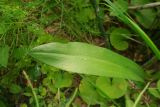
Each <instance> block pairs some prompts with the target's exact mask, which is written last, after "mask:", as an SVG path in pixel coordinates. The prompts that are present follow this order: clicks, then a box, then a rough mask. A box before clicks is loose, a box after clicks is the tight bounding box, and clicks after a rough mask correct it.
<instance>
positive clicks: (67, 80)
mask: <svg viewBox="0 0 160 107" xmlns="http://www.w3.org/2000/svg"><path fill="white" fill-rule="evenodd" d="M53 80H54V85H55V87H56V88H64V87H70V86H71V85H72V75H71V74H69V73H67V72H55V73H54V77H53Z"/></svg>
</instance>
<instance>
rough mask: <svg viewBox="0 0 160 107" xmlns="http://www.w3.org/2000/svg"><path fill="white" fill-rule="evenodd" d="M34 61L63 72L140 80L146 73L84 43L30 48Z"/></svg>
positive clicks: (117, 56)
mask: <svg viewBox="0 0 160 107" xmlns="http://www.w3.org/2000/svg"><path fill="white" fill-rule="evenodd" d="M30 55H31V56H32V57H34V58H35V59H37V60H39V61H41V62H44V63H46V64H48V65H51V66H54V67H57V68H60V69H62V70H66V71H70V72H74V73H81V74H90V75H97V76H105V77H119V78H125V79H131V80H136V81H143V79H144V77H145V74H144V72H143V70H142V68H141V67H139V66H138V65H137V64H136V63H134V62H133V61H131V60H129V59H127V58H125V57H123V56H121V55H118V54H117V53H114V52H112V51H110V50H108V49H105V48H101V47H97V46H94V45H89V44H86V43H79V42H69V43H57V42H55V43H49V44H44V45H41V46H38V47H35V48H33V49H32V50H31V51H30Z"/></svg>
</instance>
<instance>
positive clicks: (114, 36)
mask: <svg viewBox="0 0 160 107" xmlns="http://www.w3.org/2000/svg"><path fill="white" fill-rule="evenodd" d="M130 36H131V34H130V32H129V31H128V30H127V29H123V28H116V29H114V30H113V31H112V32H111V34H110V42H111V44H112V46H113V47H114V48H116V49H117V50H121V51H122V50H126V49H127V48H128V42H127V41H126V39H127V37H130Z"/></svg>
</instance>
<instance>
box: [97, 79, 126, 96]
mask: <svg viewBox="0 0 160 107" xmlns="http://www.w3.org/2000/svg"><path fill="white" fill-rule="evenodd" d="M96 86H97V87H98V88H99V89H100V90H101V91H103V93H105V94H106V95H107V96H108V97H109V98H111V99H117V98H120V97H122V96H123V95H124V94H125V93H126V91H127V82H126V80H124V79H120V78H112V80H111V79H110V78H106V77H99V78H98V79H97V81H96Z"/></svg>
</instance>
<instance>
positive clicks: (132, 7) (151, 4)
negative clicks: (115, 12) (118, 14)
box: [128, 2, 160, 10]
mask: <svg viewBox="0 0 160 107" xmlns="http://www.w3.org/2000/svg"><path fill="white" fill-rule="evenodd" d="M158 6H160V2H155V3H148V4H144V5H138V6H129V7H128V9H130V10H140V9H147V8H154V7H158Z"/></svg>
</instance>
